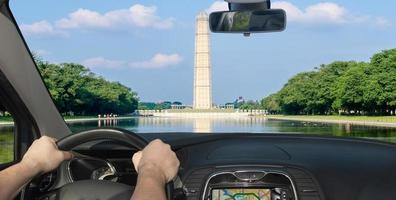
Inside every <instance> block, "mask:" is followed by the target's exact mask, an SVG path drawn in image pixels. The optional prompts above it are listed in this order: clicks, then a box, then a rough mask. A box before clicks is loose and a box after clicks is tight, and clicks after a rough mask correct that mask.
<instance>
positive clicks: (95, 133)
mask: <svg viewBox="0 0 396 200" xmlns="http://www.w3.org/2000/svg"><path fill="white" fill-rule="evenodd" d="M95 140H115V141H119V142H123V143H126V144H128V145H131V146H133V147H136V148H137V149H138V150H142V149H143V148H144V147H145V146H146V145H147V144H148V142H147V141H146V140H145V139H143V138H142V137H140V136H138V135H137V134H136V133H133V132H131V131H128V130H122V129H117V128H111V129H110V128H101V129H92V130H88V131H82V132H79V133H76V134H72V135H69V136H66V137H64V138H62V139H60V140H58V141H57V143H56V144H57V145H58V148H59V149H60V150H62V151H71V150H72V149H73V148H74V147H76V146H79V145H81V144H84V143H87V142H91V141H95Z"/></svg>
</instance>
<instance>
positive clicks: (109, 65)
mask: <svg viewBox="0 0 396 200" xmlns="http://www.w3.org/2000/svg"><path fill="white" fill-rule="evenodd" d="M81 64H82V65H84V66H86V67H88V68H90V69H93V68H105V69H116V68H120V67H122V66H123V65H125V62H124V61H120V60H108V59H105V58H103V57H94V58H88V59H86V60H84V61H82V62H81Z"/></svg>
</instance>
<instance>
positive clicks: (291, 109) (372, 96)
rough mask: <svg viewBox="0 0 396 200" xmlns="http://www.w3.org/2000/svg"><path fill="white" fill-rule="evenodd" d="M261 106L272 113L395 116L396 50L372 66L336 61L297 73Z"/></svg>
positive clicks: (380, 56) (379, 55)
mask: <svg viewBox="0 0 396 200" xmlns="http://www.w3.org/2000/svg"><path fill="white" fill-rule="evenodd" d="M261 104H262V106H263V108H264V109H267V110H268V111H269V112H270V113H283V114H322V115H325V114H351V115H394V114H395V110H396V49H391V50H385V51H382V52H380V53H377V54H375V55H374V56H372V58H371V60H370V62H368V63H366V62H355V61H350V62H333V63H331V64H328V65H321V66H320V68H318V69H316V70H315V71H311V72H304V73H300V74H297V75H296V76H294V77H293V78H291V79H290V80H289V81H288V82H287V83H286V84H285V85H284V87H283V88H282V89H281V90H280V91H279V92H277V93H275V94H272V95H270V96H268V97H266V98H264V99H262V101H261Z"/></svg>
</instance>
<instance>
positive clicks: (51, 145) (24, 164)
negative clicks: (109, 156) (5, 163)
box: [0, 136, 73, 200]
mask: <svg viewBox="0 0 396 200" xmlns="http://www.w3.org/2000/svg"><path fill="white" fill-rule="evenodd" d="M72 157H73V155H72V154H71V153H70V152H64V151H60V150H59V149H58V146H57V145H56V140H55V139H53V138H50V137H46V136H43V137H41V138H40V139H38V140H36V141H34V142H33V144H32V145H31V146H30V148H29V150H28V151H27V152H26V154H25V155H24V156H23V159H22V161H21V162H19V163H18V164H15V165H13V166H11V167H9V168H7V169H5V170H3V171H0V199H4V200H6V199H12V198H14V197H15V196H16V195H17V194H18V193H19V191H20V190H21V189H22V187H23V186H24V185H25V184H27V183H28V182H29V181H31V180H32V179H33V178H34V177H35V176H37V175H39V174H43V173H46V172H50V171H52V170H54V169H56V168H57V167H58V166H59V164H60V163H61V162H62V161H64V160H68V159H71V158H72Z"/></svg>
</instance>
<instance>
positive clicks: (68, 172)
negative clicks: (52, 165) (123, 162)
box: [66, 157, 117, 183]
mask: <svg viewBox="0 0 396 200" xmlns="http://www.w3.org/2000/svg"><path fill="white" fill-rule="evenodd" d="M78 159H89V160H97V161H103V162H105V163H106V165H107V166H108V167H109V168H110V170H111V172H112V173H111V174H106V176H108V175H115V174H117V170H116V168H115V167H114V165H112V164H111V163H110V162H109V161H107V160H103V159H99V158H91V157H88V158H87V157H82V158H78V157H77V158H73V159H71V160H69V161H68V162H67V165H66V169H67V175H68V177H69V179H70V181H71V182H72V183H73V182H75V180H74V179H73V176H72V173H71V169H70V164H71V162H72V161H74V160H78ZM103 178H104V177H103ZM103 178H102V179H100V178H99V179H98V180H103Z"/></svg>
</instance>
